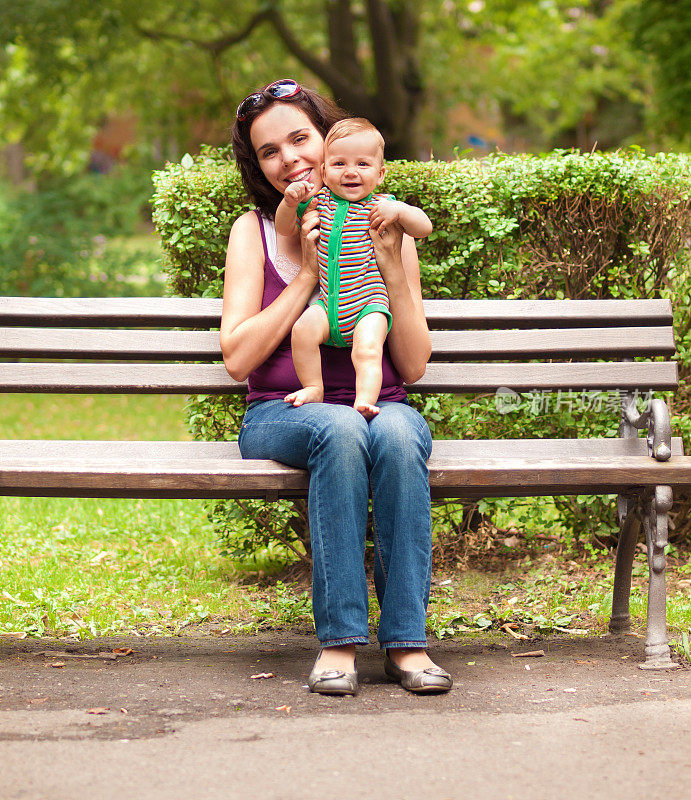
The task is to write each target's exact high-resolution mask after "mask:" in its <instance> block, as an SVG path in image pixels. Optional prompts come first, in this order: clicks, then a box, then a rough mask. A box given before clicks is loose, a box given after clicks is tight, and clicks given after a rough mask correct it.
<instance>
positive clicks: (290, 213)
mask: <svg viewBox="0 0 691 800" xmlns="http://www.w3.org/2000/svg"><path fill="white" fill-rule="evenodd" d="M313 192H314V184H312V183H310V182H309V181H296V182H295V183H291V184H290V186H289V187H288V188H287V189H286V192H285V194H284V195H283V200H281V202H280V203H279V204H278V208H277V209H276V217H275V220H274V221H275V224H276V231H277V232H278V233H280V234H281V236H292V234H293V233H295V226H296V225H297V224H298V213H297V212H298V205H299V204H300V203H301V202H302V201H303V200H306V199H307V198H308V197H309V196H310V195H311V194H312V193H313Z"/></svg>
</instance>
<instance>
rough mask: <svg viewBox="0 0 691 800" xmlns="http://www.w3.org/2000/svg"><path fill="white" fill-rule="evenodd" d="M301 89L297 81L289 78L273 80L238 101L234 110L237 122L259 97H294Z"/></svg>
mask: <svg viewBox="0 0 691 800" xmlns="http://www.w3.org/2000/svg"><path fill="white" fill-rule="evenodd" d="M301 91H302V87H301V86H300V84H299V83H296V82H295V81H294V80H291V79H290V78H284V79H283V80H280V81H275V82H274V83H272V84H270V85H269V86H267V87H266V89H262V90H261V91H260V92H253V93H252V94H250V95H247V97H246V98H245V99H244V100H243V101H242V103H240V105H239V106H238V110H237V112H236V116H237V120H238V122H242V121H243V120H244V119H245V117H246V116H247V115H248V114H249V113H250V111H251V110H252V109H253V108H254V107H255V106H256V105H257V103H259V102H260V101H261V99H262V98H263V97H264V96H265V95H268V96H269V97H272V98H273V99H274V100H287V99H288V98H289V97H295V95H296V94H299V93H300V92H301Z"/></svg>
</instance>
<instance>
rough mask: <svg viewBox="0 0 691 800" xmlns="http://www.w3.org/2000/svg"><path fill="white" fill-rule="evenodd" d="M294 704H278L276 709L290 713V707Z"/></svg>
mask: <svg viewBox="0 0 691 800" xmlns="http://www.w3.org/2000/svg"><path fill="white" fill-rule="evenodd" d="M291 708H292V706H276V711H285V712H286V714H290V709H291Z"/></svg>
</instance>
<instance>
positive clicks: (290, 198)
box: [283, 181, 314, 208]
mask: <svg viewBox="0 0 691 800" xmlns="http://www.w3.org/2000/svg"><path fill="white" fill-rule="evenodd" d="M313 192H314V184H313V183H310V182H309V181H295V183H291V184H290V186H288V188H287V189H286V191H285V194H284V195H283V199H284V200H285V202H286V205H287V206H288V207H289V208H297V207H298V204H299V203H302V201H303V200H306V199H307V198H308V197H309V196H310V195H311V194H312V193H313Z"/></svg>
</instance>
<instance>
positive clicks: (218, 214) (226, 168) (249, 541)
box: [153, 149, 691, 554]
mask: <svg viewBox="0 0 691 800" xmlns="http://www.w3.org/2000/svg"><path fill="white" fill-rule="evenodd" d="M154 182H155V187H156V191H155V196H154V200H153V205H154V215H153V217H154V222H155V224H156V227H157V229H158V232H159V233H160V235H161V240H162V245H163V251H164V254H165V256H164V258H165V264H166V268H167V271H168V274H169V276H170V286H171V289H172V292H173V293H174V294H177V295H183V296H203V297H218V296H220V295H221V293H222V279H223V265H224V259H225V248H226V244H227V239H228V232H229V229H230V225H231V224H232V221H233V220H234V219H235V218H236V217H237V216H238V215H240V214H242V213H243V212H245V211H247V210H248V209H249V208H250V207H251V206H250V205H249V203H248V201H247V199H246V198H245V197H244V194H243V191H242V187H241V184H240V181H239V176H238V173H237V171H236V169H235V167H234V165H233V163H232V161H231V159H230V155H229V152H228V150H226V149H220V150H210V149H209V150H206V151H204V152H203V153H202V154H201V155H200V156H198V157H197V158H191V157H189V156H186V157H185V158H184V159H183V161H182V163H181V164H170V165H168V166H167V168H166V169H165V170H163V171H161V172H158V173H156V174H155V175H154ZM382 189H383V191H387V192H390V193H392V194H394V195H395V196H396V197H398V198H399V199H402V200H406V201H407V202H410V203H414V204H416V205H420V206H421V207H423V208H424V209H425V211H426V212H427V213H428V214H429V216H430V218H431V220H432V222H433V224H434V232H433V233H432V235H431V236H430V237H429V238H428V239H426V240H424V241H421V242H419V243H418V252H419V256H420V264H421V277H422V286H423V295H424V297H428V298H443V297H457V298H485V297H506V298H531V297H543V298H574V299H575V298H609V297H632V298H633V297H660V296H665V297H671V298H672V301H673V305H674V308H675V326H676V330H677V344H678V347H679V358H680V361H681V364H680V371H681V376H682V387H681V390H680V391H679V392H678V393H677V394H676V395H675V404H674V410H675V414H674V426H675V430H676V432H677V433H678V432H681V433H682V434H683V435H684V436H685V438H686V440H687V446H688V445H689V442H690V441H691V423H690V422H689V421H688V415H687V411H688V410H689V407H690V406H691V390H690V389H689V384H688V379H689V375H690V374H691V347H690V345H691V342H690V340H691V279H690V278H689V270H688V266H689V264H688V251H687V250H686V249H685V244H686V242H687V239H688V236H689V210H690V208H691V159H690V158H689V157H688V156H686V155H676V154H657V155H654V156H647V155H645V154H644V153H642V152H640V151H638V150H632V151H626V152H616V153H611V154H602V153H591V154H581V153H577V152H571V151H568V152H567V151H557V152H554V153H550V154H547V155H543V156H527V155H517V156H505V155H495V156H490V157H488V158H486V159H483V160H480V161H466V160H464V161H456V162H451V163H446V162H403V161H398V162H389V163H388V164H387V175H386V180H385V184H384V186H383V187H382ZM413 400H414V402H415V403H416V404H417V405H418V407H419V408H420V409H421V410H422V411H423V413H424V414H425V416H426V417H427V419H428V421H429V422H430V425H431V427H432V428H433V431H434V433H435V435H436V436H438V437H474V438H483V437H491V438H512V437H520V436H536V437H538V436H543V437H545V436H547V437H549V436H556V437H559V436H585V435H602V434H609V435H615V433H616V429H617V425H618V413H617V411H616V404H612V402H611V400H609V401H606V402H604V403H603V408H602V409H601V410H600V411H597V410H596V409H595V410H593V409H591V410H589V411H587V412H586V411H584V409H583V408H582V407H581V406H582V405H583V403H582V402H581V400H580V399H579V400H578V402H577V403H575V405H576V406H578V407H576V408H574V407H573V406H574V403H571V406H572V407H571V408H568V407H567V406H564V405H563V404H562V407H561V408H560V409H559V410H557V411H556V412H554V413H549V414H545V413H542V412H541V413H535V411H536V408H537V404H536V401H537V399H536V398H533V397H531V396H529V395H527V394H526V395H524V396H523V404H522V406H521V408H520V409H519V410H517V411H515V412H513V413H511V414H506V415H499V414H497V412H496V409H495V406H494V402H493V400H494V399H493V397H492V398H490V397H484V398H483V397H475V398H455V397H449V396H440V395H435V396H431V397H426V398H424V399H422V398H413ZM243 407H244V401H243V400H242V399H241V398H192V399H191V400H190V403H189V419H190V423H191V426H192V430H193V432H194V434H195V436H197V437H199V438H211V439H214V438H229V437H233V436H235V435H236V432H237V428H238V424H239V421H240V419H241V416H242V412H243ZM556 507H557V510H558V518H557V519H556V520H554V519H552V518H551V519H549V520H547V519H542V518H541V517H540V513H541V512H540V510H539V505H535V506H534V507H533V509H532V510H531V511H530V514H529V518H525V513H524V512H518V511H516V512H515V513H514V512H512V510H511V509H512V506H511V504H510V503H507V502H505V501H501V500H497V501H495V500H492V501H486V502H482V503H481V504H480V506H479V510H480V512H481V513H482V514H484V515H485V517H486V518H488V519H493V518H496V519H500V520H501V521H502V524H504V523H506V522H507V520H508V523H509V524H513V525H516V526H522V527H524V528H525V529H526V531H528V530H530V529H531V527H532V528H539V527H541V526H545V525H550V526H551V527H554V526H555V525H557V526H558V527H561V529H562V530H563V532H564V534H565V535H566V536H567V537H571V538H572V539H573V540H574V541H575V542H579V541H580V542H583V541H586V540H587V538H588V537H589V536H591V535H593V536H596V537H597V538H599V539H601V540H602V539H603V536H604V537H605V538H606V537H607V536H608V535H610V534H611V535H614V533H615V531H616V525H615V522H614V513H613V506H612V502H611V501H610V500H609V499H604V500H603V499H600V498H578V499H575V498H558V499H557V501H556ZM550 508H552V506H550ZM467 512H468V509H467V508H466V509H465V510H464V509H463V507H461V506H459V505H458V504H452V505H448V504H440V505H438V506H437V507H435V511H434V518H435V529H436V530H437V532H438V534H439V535H444V533H445V532H447V533H448V531H450V530H453V531H459V530H462V529H463V527H464V525H467V524H468V522H469V520H470V519H471V517H470V516H469V515H468V513H467ZM212 513H213V515H214V517H215V519H216V521H217V524H218V525H219V528H220V530H221V532H222V535H223V537H224V539H225V541H226V542H227V543H228V545H229V548H228V549H229V551H232V552H233V553H234V554H239V553H243V554H247V553H248V552H252V551H254V550H256V549H257V548H259V547H263V546H266V545H267V544H269V543H270V542H282V543H283V544H284V545H288V546H289V547H295V548H296V549H297V550H298V551H301V547H300V546H299V544H297V542H300V541H302V542H303V544H304V542H305V539H306V522H305V519H306V515H305V509H304V504H300V503H298V504H292V503H279V504H277V505H276V506H264V505H262V504H260V503H252V502H250V503H244V504H243V505H242V507H241V508H239V507H238V506H237V505H236V504H234V503H218V504H216V505H215V507H214V510H213V511H212ZM464 514H465V516H464ZM521 514H523V516H521ZM550 514H552V515H553V511H551V512H550ZM680 516H681V515H680ZM473 518H474V519H475V520H477V519H478V517H477V514H475V515H473Z"/></svg>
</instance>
